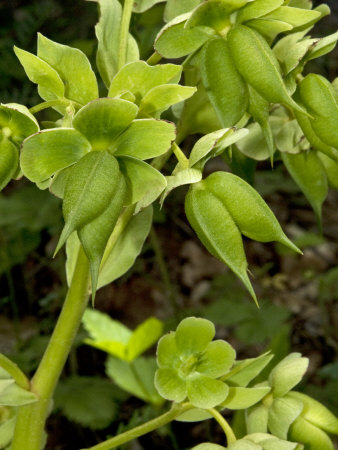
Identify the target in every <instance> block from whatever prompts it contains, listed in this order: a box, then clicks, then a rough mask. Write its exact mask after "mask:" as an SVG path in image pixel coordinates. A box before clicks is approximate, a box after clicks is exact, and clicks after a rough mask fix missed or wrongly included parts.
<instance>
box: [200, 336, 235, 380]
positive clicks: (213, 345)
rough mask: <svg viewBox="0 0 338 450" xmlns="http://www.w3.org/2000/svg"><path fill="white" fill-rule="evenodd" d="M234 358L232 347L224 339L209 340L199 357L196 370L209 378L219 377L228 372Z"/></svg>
mask: <svg viewBox="0 0 338 450" xmlns="http://www.w3.org/2000/svg"><path fill="white" fill-rule="evenodd" d="M235 358H236V352H235V350H234V348H233V347H232V346H231V345H230V344H229V343H228V342H226V341H222V340H216V341H212V342H210V343H209V344H208V345H207V347H206V349H205V350H204V352H203V355H202V356H201V357H200V359H199V361H198V363H197V365H196V370H197V371H198V372H199V373H202V374H203V375H206V376H208V377H211V378H219V377H221V376H223V375H224V374H225V373H226V372H229V370H230V369H231V367H232V365H233V363H234V361H235Z"/></svg>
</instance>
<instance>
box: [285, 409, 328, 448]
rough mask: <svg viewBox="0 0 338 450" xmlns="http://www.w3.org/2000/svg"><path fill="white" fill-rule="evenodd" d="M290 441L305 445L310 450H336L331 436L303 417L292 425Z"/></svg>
mask: <svg viewBox="0 0 338 450" xmlns="http://www.w3.org/2000/svg"><path fill="white" fill-rule="evenodd" d="M289 439H292V440H293V441H296V442H300V443H302V444H305V446H306V447H305V448H307V449H309V450H317V449H318V450H319V449H320V450H334V446H333V443H332V441H331V439H330V438H329V436H328V435H327V434H326V433H324V431H322V430H321V429H320V428H318V427H316V426H315V425H313V424H312V423H310V422H308V421H307V420H305V419H303V418H302V417H298V419H296V420H295V422H294V423H293V424H292V425H291V427H290V432H289Z"/></svg>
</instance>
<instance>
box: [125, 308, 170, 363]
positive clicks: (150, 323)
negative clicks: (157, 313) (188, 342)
mask: <svg viewBox="0 0 338 450" xmlns="http://www.w3.org/2000/svg"><path fill="white" fill-rule="evenodd" d="M162 333H163V323H162V322H161V321H160V320H158V319H156V318H155V317H149V318H148V319H147V320H145V321H144V322H142V323H141V324H140V325H139V326H138V327H137V328H135V330H134V331H133V334H132V335H131V338H130V339H129V342H128V345H127V352H126V354H127V360H128V361H133V360H134V359H136V358H137V357H139V356H140V355H141V354H142V353H144V352H145V351H146V350H148V348H150V347H152V345H154V344H155V343H156V342H157V341H158V339H159V338H160V336H161V335H162Z"/></svg>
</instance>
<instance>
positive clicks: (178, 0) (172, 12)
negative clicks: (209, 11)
mask: <svg viewBox="0 0 338 450" xmlns="http://www.w3.org/2000/svg"><path fill="white" fill-rule="evenodd" d="M201 2H202V0H167V2H166V5H165V10H164V20H165V21H166V22H170V21H171V20H173V19H175V17H177V16H180V15H181V14H185V13H187V12H189V11H191V10H192V9H194V8H195V7H196V6H198V5H199V4H200V3H201Z"/></svg>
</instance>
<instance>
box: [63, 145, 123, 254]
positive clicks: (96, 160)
mask: <svg viewBox="0 0 338 450" xmlns="http://www.w3.org/2000/svg"><path fill="white" fill-rule="evenodd" d="M118 173H119V165H118V162H117V161H116V159H115V158H114V156H112V155H110V154H109V153H108V152H90V153H87V155H85V156H84V157H83V158H82V159H80V161H79V162H78V163H77V164H75V165H74V166H73V167H72V168H71V169H70V172H69V176H68V177H67V182H66V186H65V192H64V200H63V207H62V209H63V215H64V218H65V226H64V228H63V230H62V233H61V236H60V239H59V242H58V245H57V248H56V252H57V251H58V250H59V249H60V248H61V247H62V245H63V244H64V243H65V241H66V240H67V238H68V237H69V236H70V234H71V233H72V232H73V231H74V230H78V229H80V228H82V227H83V226H84V225H86V224H87V223H89V222H91V221H92V220H94V219H95V218H96V217H98V216H99V215H100V214H101V213H102V212H103V211H104V210H105V209H106V208H107V207H108V205H109V203H110V201H111V199H112V196H113V194H114V192H115V190H116V187H117V183H118V180H119V177H118Z"/></svg>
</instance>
